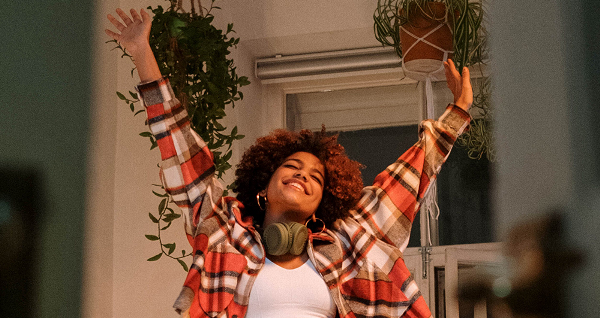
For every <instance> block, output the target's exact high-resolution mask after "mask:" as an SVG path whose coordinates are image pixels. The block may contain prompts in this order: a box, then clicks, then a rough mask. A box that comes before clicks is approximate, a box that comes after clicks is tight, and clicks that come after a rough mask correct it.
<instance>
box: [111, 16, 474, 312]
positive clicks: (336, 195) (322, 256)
mask: <svg viewBox="0 0 600 318" xmlns="http://www.w3.org/2000/svg"><path fill="white" fill-rule="evenodd" d="M117 14H118V15H119V17H120V18H121V21H122V22H121V21H119V20H117V19H116V18H114V17H113V16H111V15H109V17H108V19H109V21H110V22H111V23H112V24H113V25H114V26H115V27H116V28H117V29H118V30H119V33H115V32H113V31H110V30H106V33H107V34H108V35H109V36H111V37H112V38H113V39H115V40H117V41H119V43H120V44H121V45H122V46H123V47H125V48H126V49H127V51H128V52H129V53H130V54H131V55H132V56H133V60H134V61H135V63H136V67H137V70H138V73H139V75H140V80H141V81H142V83H141V84H140V85H138V87H137V89H138V92H139V93H140V97H141V99H142V101H143V103H144V105H145V106H146V110H147V111H146V113H147V115H148V123H149V126H150V130H151V132H152V133H153V134H154V136H155V137H156V140H157V143H158V145H159V148H160V151H161V155H162V158H163V162H162V164H161V169H162V174H163V177H164V178H163V180H164V183H165V189H166V190H167V191H168V192H169V193H170V194H171V195H172V197H173V200H174V201H175V203H177V205H178V206H179V207H180V208H181V209H182V211H183V215H184V221H185V230H186V234H187V236H188V240H189V242H190V244H191V245H192V247H193V255H194V259H193V263H192V265H191V266H190V270H189V272H188V275H187V279H186V280H185V283H184V287H183V289H182V291H181V293H180V295H179V297H178V299H177V301H176V302H175V305H174V307H175V309H176V310H177V312H179V313H180V314H181V315H182V316H184V317H240V318H241V317H251V318H253V317H331V318H333V317H336V316H338V317H342V318H345V317H358V316H362V317H430V316H431V313H430V311H429V309H428V307H427V304H425V301H424V300H423V297H422V296H421V294H420V292H419V289H418V287H417V286H416V283H415V282H414V281H413V279H412V278H411V275H410V272H409V271H408V269H407V268H406V266H405V264H404V261H403V259H402V251H403V250H404V249H405V248H406V245H407V242H408V238H409V234H410V228H411V223H412V221H413V220H414V218H415V215H416V213H417V211H418V209H419V205H420V203H421V200H422V198H423V195H424V193H425V191H426V190H427V188H428V186H429V184H430V182H431V181H432V180H433V179H434V178H435V177H436V174H437V172H439V169H440V167H441V165H442V164H443V162H444V160H445V159H446V158H447V155H448V152H449V151H450V149H451V148H452V145H453V143H454V141H455V140H456V138H457V136H458V135H460V133H462V131H463V130H464V129H465V128H466V127H467V125H468V123H469V114H468V113H467V112H466V111H467V110H468V108H469V107H470V105H471V103H472V101H473V93H472V89H471V84H470V79H469V72H468V69H464V70H463V76H462V77H461V76H460V75H459V73H458V72H457V70H456V69H455V67H454V64H453V63H452V61H448V62H445V64H444V65H445V67H446V78H447V82H448V87H449V88H450V90H451V91H452V93H453V95H454V103H453V104H451V105H449V106H448V108H447V110H446V112H445V113H444V114H443V115H442V116H441V117H440V119H439V120H437V121H433V120H427V121H424V122H423V123H422V124H421V126H420V134H419V135H420V139H419V141H418V142H417V143H416V144H415V145H414V146H412V147H411V148H410V149H409V150H408V151H406V152H405V153H404V154H403V155H401V156H400V157H399V158H398V160H396V162H394V163H392V164H391V165H390V166H388V168H387V169H385V170H384V171H383V172H381V173H380V174H379V175H378V176H377V178H375V182H374V184H373V185H372V186H369V187H365V188H362V180H361V176H360V171H359V168H360V164H359V163H357V162H354V161H352V160H350V159H349V158H348V157H347V156H346V155H345V153H344V149H343V147H342V146H341V145H339V144H338V143H337V137H335V136H327V135H326V134H325V131H324V129H323V130H322V131H320V132H311V131H307V130H304V131H301V132H299V133H296V132H289V131H285V130H276V131H274V132H273V133H271V134H270V135H268V136H265V137H261V138H259V139H258V140H257V141H256V143H255V144H254V145H253V146H252V147H250V148H249V149H248V150H247V151H246V152H245V153H244V155H243V156H242V160H241V162H240V164H239V165H238V167H237V170H236V181H235V188H234V192H235V193H236V194H237V196H236V198H233V197H225V196H223V188H222V186H221V185H220V183H219V181H218V180H217V179H216V178H215V176H214V164H213V162H212V158H213V157H212V155H211V153H210V150H208V147H207V146H206V144H205V143H204V141H203V140H202V139H201V138H200V137H199V136H198V135H197V134H196V133H195V132H194V131H193V130H192V129H191V128H190V122H189V118H188V116H187V112H186V110H185V109H184V108H183V107H182V106H181V104H180V103H179V101H178V100H177V99H176V98H175V97H174V96H173V92H172V90H171V87H170V84H169V80H168V79H166V78H162V76H161V75H160V72H158V67H157V65H156V60H155V59H154V56H153V54H152V51H151V49H150V46H149V44H148V36H149V33H150V24H151V20H150V17H149V16H148V14H147V13H146V12H145V11H144V10H141V11H140V12H139V13H138V12H136V11H135V10H131V11H130V16H129V15H127V14H126V13H125V12H123V11H122V10H120V9H119V10H117ZM313 217H314V220H320V221H322V224H321V223H319V222H318V221H315V222H314V223H313V222H311V220H313ZM304 223H306V224H307V225H308V226H307V228H306V227H304V225H303V224H304ZM273 226H275V232H274V233H275V236H278V237H279V239H281V240H280V241H281V242H285V243H286V244H287V245H288V246H285V248H284V249H283V248H282V249H281V250H280V249H279V248H277V251H276V252H271V250H270V249H265V246H266V247H267V248H268V246H269V244H268V240H267V239H266V238H268V237H269V236H270V234H269V233H270V231H271V230H270V229H273ZM297 241H299V242H297ZM288 243H291V246H292V248H289V245H290V244H288ZM296 243H299V244H296Z"/></svg>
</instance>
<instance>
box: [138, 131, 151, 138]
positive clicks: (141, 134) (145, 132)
mask: <svg viewBox="0 0 600 318" xmlns="http://www.w3.org/2000/svg"><path fill="white" fill-rule="evenodd" d="M140 136H142V137H152V133H151V132H149V131H144V132H142V133H140Z"/></svg>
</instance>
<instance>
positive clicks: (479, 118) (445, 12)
mask: <svg viewBox="0 0 600 318" xmlns="http://www.w3.org/2000/svg"><path fill="white" fill-rule="evenodd" d="M484 15H485V11H484V9H483V6H482V4H481V1H480V0H476V1H470V0H377V8H376V10H375V13H374V14H373V20H374V31H375V38H376V39H377V40H378V41H379V42H380V43H381V44H383V45H384V46H391V47H393V48H394V49H395V50H396V53H397V54H398V56H399V57H400V58H403V57H404V58H403V61H404V62H407V61H409V63H412V62H413V61H418V60H419V59H421V60H422V61H432V60H439V61H440V64H441V60H442V56H443V52H444V51H446V52H448V50H449V48H448V47H447V45H446V44H447V39H442V37H444V36H448V37H451V42H452V45H451V51H453V53H451V54H449V55H451V56H452V60H453V61H454V63H455V65H456V68H457V69H458V71H459V72H460V73H462V68H463V67H465V66H466V67H468V66H472V65H475V64H478V63H484V61H485V60H486V59H487V58H488V56H487V43H486V40H487V32H486V29H485V26H484V24H483V18H484ZM446 23H447V25H448V27H447V28H451V30H452V32H445V31H446V30H445V29H444V27H443V26H441V27H440V24H446ZM436 27H439V30H435V31H434V29H435V28H436ZM402 29H404V30H402ZM405 31H409V32H410V33H412V34H413V35H416V36H417V37H425V39H426V40H427V41H428V42H429V41H434V42H435V41H437V40H440V41H439V42H436V43H441V44H439V45H438V44H436V46H438V47H440V48H442V50H439V49H437V48H434V47H433V46H431V45H429V44H426V43H424V42H420V43H417V44H416V45H415V46H414V47H415V48H416V47H417V45H420V48H423V49H424V50H422V51H420V52H419V53H417V54H415V52H413V50H411V51H410V52H409V53H410V55H411V56H405V54H406V53H407V50H408V49H409V48H410V47H411V46H412V43H413V42H414V41H415V38H414V36H412V35H406V34H407V33H406V32H405ZM430 32H432V33H430ZM428 34H429V35H428ZM401 35H402V36H401ZM402 41H404V42H405V43H402ZM403 45H404V46H403ZM420 48H419V49H420ZM415 51H416V50H415ZM415 55H416V56H415ZM449 57H450V56H449ZM413 65H414V66H415V71H414V72H411V70H409V69H407V68H406V67H405V72H407V73H408V74H409V75H408V76H410V77H413V78H414V79H416V80H423V78H421V77H420V76H424V75H422V74H427V75H428V76H429V75H431V74H434V70H435V69H436V68H438V66H432V65H428V64H427V63H426V62H422V63H421V64H419V63H417V64H413ZM403 66H404V64H403ZM417 70H418V71H417ZM422 70H427V71H424V72H422V74H419V73H420V72H419V71H422ZM435 73H436V74H435V75H436V76H434V77H435V79H436V80H442V78H443V77H444V74H443V71H441V72H437V71H436V72H435ZM438 73H439V74H438ZM438 77H441V78H438ZM490 96H491V95H490V84H489V78H485V79H484V80H483V81H482V82H481V84H480V85H479V89H478V91H476V92H475V95H474V101H473V106H472V107H471V110H470V112H471V113H472V114H475V116H474V117H475V118H476V119H474V120H473V121H472V122H471V127H470V129H469V131H467V132H466V133H464V134H463V135H462V136H461V137H460V139H459V140H458V145H459V146H462V147H465V148H466V149H467V151H468V154H469V157H470V158H472V159H481V158H483V157H484V156H485V157H486V158H488V159H489V160H490V161H494V160H495V152H494V145H493V134H492V133H493V132H492V111H491V105H490Z"/></svg>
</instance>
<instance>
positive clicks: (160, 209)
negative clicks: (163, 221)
mask: <svg viewBox="0 0 600 318" xmlns="http://www.w3.org/2000/svg"><path fill="white" fill-rule="evenodd" d="M166 205H167V199H162V201H160V204H159V205H158V213H163V211H164V210H165V206H166Z"/></svg>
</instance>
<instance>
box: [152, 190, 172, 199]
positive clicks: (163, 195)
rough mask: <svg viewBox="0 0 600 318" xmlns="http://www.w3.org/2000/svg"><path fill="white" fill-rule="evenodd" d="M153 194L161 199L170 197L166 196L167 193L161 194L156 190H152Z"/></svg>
mask: <svg viewBox="0 0 600 318" xmlns="http://www.w3.org/2000/svg"><path fill="white" fill-rule="evenodd" d="M152 193H154V195H155V196H157V197H161V198H168V197H169V195H168V194H166V193H163V194H160V193H158V192H156V191H154V190H152Z"/></svg>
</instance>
